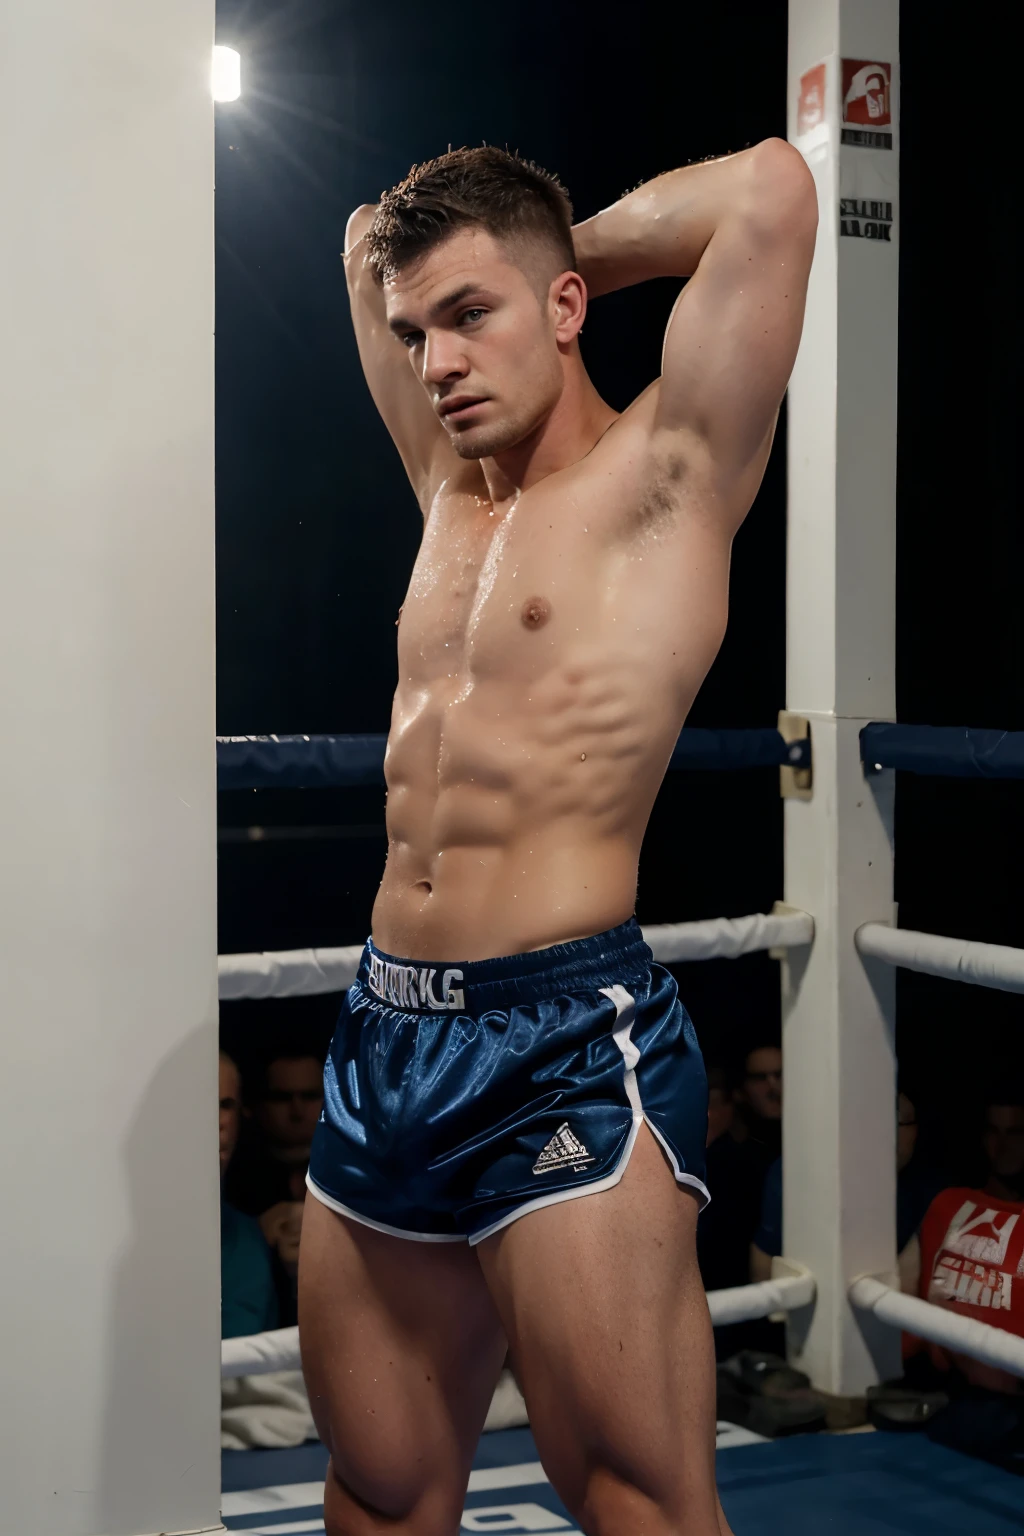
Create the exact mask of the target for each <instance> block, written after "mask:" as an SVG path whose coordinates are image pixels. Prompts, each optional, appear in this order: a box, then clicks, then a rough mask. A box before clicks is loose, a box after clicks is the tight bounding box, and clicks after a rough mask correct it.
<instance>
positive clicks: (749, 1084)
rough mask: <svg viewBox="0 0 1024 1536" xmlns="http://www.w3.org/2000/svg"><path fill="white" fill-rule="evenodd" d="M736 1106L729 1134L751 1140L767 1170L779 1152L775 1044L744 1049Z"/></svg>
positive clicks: (779, 1096) (778, 1062)
mask: <svg viewBox="0 0 1024 1536" xmlns="http://www.w3.org/2000/svg"><path fill="white" fill-rule="evenodd" d="M736 1108H737V1114H736V1117H735V1120H734V1122H733V1125H732V1127H731V1129H730V1132H729V1134H730V1135H731V1136H733V1137H734V1138H735V1139H736V1140H737V1141H749V1142H751V1143H752V1145H753V1147H754V1148H755V1149H757V1150H758V1151H759V1152H760V1154H761V1157H762V1160H763V1165H764V1168H765V1169H766V1170H767V1168H768V1166H769V1164H770V1163H773V1162H774V1161H775V1159H776V1158H777V1157H779V1156H780V1154H781V1152H782V1051H781V1050H780V1048H779V1047H778V1046H777V1045H758V1046H755V1047H754V1048H753V1049H752V1050H749V1051H748V1052H747V1054H746V1057H745V1059H744V1063H743V1076H742V1078H741V1081H740V1087H739V1092H738V1093H737V1095H736Z"/></svg>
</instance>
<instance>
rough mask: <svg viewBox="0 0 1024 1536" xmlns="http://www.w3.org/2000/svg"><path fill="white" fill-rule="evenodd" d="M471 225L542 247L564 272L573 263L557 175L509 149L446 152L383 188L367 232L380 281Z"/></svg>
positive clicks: (565, 198) (568, 213) (567, 206)
mask: <svg viewBox="0 0 1024 1536" xmlns="http://www.w3.org/2000/svg"><path fill="white" fill-rule="evenodd" d="M472 226H477V227H479V228H482V229H486V230H487V231H488V233H489V234H491V235H493V236H494V238H495V239H496V240H501V241H504V242H506V243H507V244H510V245H513V246H515V245H518V244H519V243H520V242H521V241H523V240H529V241H536V242H538V243H543V244H545V245H546V246H547V247H548V248H549V249H550V251H551V252H552V254H553V255H556V256H557V258H558V260H559V261H560V262H561V264H562V267H563V269H564V270H572V269H573V268H574V267H575V265H576V253H575V251H574V250H573V244H572V203H571V202H570V200H569V194H568V192H566V190H565V188H564V187H563V185H562V183H561V182H560V181H559V179H558V177H557V176H555V175H553V174H552V173H551V172H550V171H545V170H542V169H541V167H540V166H539V165H535V164H534V162H533V161H532V160H524V159H522V158H521V156H519V155H518V154H512V153H511V152H510V151H509V150H507V149H497V148H496V147H495V146H494V145H493V144H482V145H480V146H479V147H478V148H475V149H449V151H448V153H447V154H446V155H438V156H437V158H436V159H435V160H427V161H425V162H424V164H423V165H414V166H413V168H412V170H411V171H410V172H409V174H408V176H406V178H405V180H404V181H400V182H399V183H398V186H397V187H392V189H391V191H390V192H385V193H384V194H383V196H382V197H381V200H380V203H379V204H378V206H377V213H376V216H375V218H374V220H373V223H372V225H371V226H370V229H369V231H368V233H367V236H366V244H367V248H368V253H369V264H370V267H371V268H372V270H373V272H374V273H375V275H376V277H377V280H378V282H381V283H388V282H391V281H393V279H394V277H395V274H396V273H397V272H398V271H399V270H400V268H402V267H403V266H405V265H406V264H407V263H408V262H410V261H414V260H416V258H418V257H420V256H424V255H425V254H426V253H427V251H429V250H431V249H433V247H434V246H436V245H440V243H441V241H442V240H445V239H447V237H448V236H449V235H451V234H453V233H454V231H455V230H457V229H466V228H470V227H472Z"/></svg>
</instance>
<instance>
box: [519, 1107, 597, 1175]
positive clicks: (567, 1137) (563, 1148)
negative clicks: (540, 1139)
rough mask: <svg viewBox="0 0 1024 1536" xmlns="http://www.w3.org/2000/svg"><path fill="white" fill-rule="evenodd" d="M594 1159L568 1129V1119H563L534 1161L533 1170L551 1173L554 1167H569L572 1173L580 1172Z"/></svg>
mask: <svg viewBox="0 0 1024 1536" xmlns="http://www.w3.org/2000/svg"><path fill="white" fill-rule="evenodd" d="M594 1161H595V1159H594V1158H592V1157H591V1155H590V1153H589V1152H588V1151H587V1149H586V1147H585V1146H584V1145H583V1143H582V1141H580V1139H579V1137H578V1136H574V1135H573V1133H572V1131H570V1129H569V1122H568V1120H563V1121H562V1124H561V1125H560V1126H559V1127H558V1130H557V1131H556V1132H555V1134H554V1135H553V1136H552V1138H551V1140H550V1141H549V1142H548V1144H547V1146H546V1147H545V1148H544V1150H543V1152H542V1153H541V1155H540V1157H538V1159H537V1161H536V1162H535V1163H534V1165H533V1171H534V1173H553V1172H554V1171H555V1169H556V1168H571V1169H572V1171H573V1173H582V1172H583V1170H584V1168H585V1167H586V1166H587V1164H588V1163H592V1162H594Z"/></svg>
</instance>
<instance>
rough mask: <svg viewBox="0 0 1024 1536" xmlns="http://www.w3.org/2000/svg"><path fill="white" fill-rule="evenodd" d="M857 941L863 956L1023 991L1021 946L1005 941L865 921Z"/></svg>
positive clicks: (930, 973)
mask: <svg viewBox="0 0 1024 1536" xmlns="http://www.w3.org/2000/svg"><path fill="white" fill-rule="evenodd" d="M856 944H857V949H858V950H859V952H860V953H861V954H862V955H870V956H871V957H872V958H874V959H876V960H884V961H885V962H886V964H888V965H900V966H903V967H904V968H905V969H906V970H908V971H923V972H924V974H925V975H926V976H943V977H946V978H947V979H948V980H950V981H969V982H973V983H974V985H975V986H979V987H994V988H995V989H996V990H997V991H999V992H1024V949H1013V948H1011V946H1010V945H1008V944H979V943H977V942H976V941H975V940H973V939H948V938H945V937H943V936H942V935H941V934H937V933H915V932H914V930H913V929H911V928H890V927H888V926H887V925H886V924H885V923H865V924H864V925H863V927H861V928H858V929H857V933H856Z"/></svg>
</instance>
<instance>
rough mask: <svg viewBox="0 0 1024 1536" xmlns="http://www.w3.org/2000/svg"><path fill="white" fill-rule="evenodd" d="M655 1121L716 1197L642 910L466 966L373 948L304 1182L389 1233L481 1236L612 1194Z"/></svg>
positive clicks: (342, 1031)
mask: <svg viewBox="0 0 1024 1536" xmlns="http://www.w3.org/2000/svg"><path fill="white" fill-rule="evenodd" d="M645 1120H646V1122H647V1124H648V1125H649V1126H650V1128H651V1130H652V1131H653V1132H654V1135H655V1136H656V1137H657V1139H658V1141H659V1142H660V1143H661V1146H662V1148H663V1149H664V1152H665V1155H666V1157H667V1158H668V1161H669V1163H670V1165H671V1167H672V1169H673V1171H674V1173H675V1176H676V1178H677V1180H678V1181H679V1183H680V1184H685V1185H688V1186H689V1187H690V1188H691V1189H692V1190H693V1191H694V1192H695V1194H696V1195H697V1196H698V1198H699V1200H700V1203H701V1205H702V1206H703V1205H704V1204H706V1202H707V1200H708V1192H707V1189H706V1188H705V1184H704V1142H705V1138H706V1135H707V1081H706V1078H705V1075H704V1064H703V1061H702V1060H701V1054H700V1048H699V1047H698V1045H697V1039H696V1036H695V1034H694V1031H693V1025H692V1024H691V1022H690V1019H689V1016H688V1015H687V1013H686V1011H685V1009H684V1008H683V1006H682V1004H681V1003H680V1001H679V998H678V996H677V993H676V984H675V981H674V979H673V977H672V976H671V975H670V974H669V972H668V971H666V970H664V969H663V968H662V967H661V966H660V965H654V964H653V963H652V957H651V952H650V950H649V949H648V947H647V945H646V944H645V943H644V941H643V936H642V934H641V932H640V928H639V925H638V924H637V923H636V921H635V920H631V921H630V922H628V923H623V924H621V925H620V926H619V927H618V928H612V929H609V931H608V932H607V933H599V934H596V935H595V936H594V937H593V938H589V939H577V940H574V941H573V942H572V943H569V944H556V945H554V946H553V947H552V948H550V949H541V950H534V951H532V952H531V953H529V954H525V955H512V956H510V957H508V958H507V959H500V960H478V961H472V962H467V963H464V964H461V965H452V964H448V965H444V964H438V965H430V964H426V963H424V962H423V961H412V960H398V959H396V958H395V957H394V956H393V955H385V954H382V953H381V951H380V950H378V949H376V948H375V947H374V945H373V944H372V943H368V944H367V946H366V949H365V951H364V952H363V957H362V962H361V964H360V967H359V975H358V977H357V979H356V981H355V983H354V984H353V986H351V987H350V988H349V991H348V993H347V994H346V997H345V1001H344V1003H343V1005H342V1009H341V1017H340V1018H339V1020H338V1027H337V1029H336V1031H335V1035H334V1039H333V1041H332V1042H331V1049H330V1054H329V1055H328V1058H327V1065H326V1067H325V1069H324V1108H323V1114H322V1115H321V1117H320V1123H319V1124H318V1126H317V1128H316V1135H315V1137H314V1139H313V1149H312V1154H311V1157H310V1164H309V1176H308V1180H307V1182H308V1185H309V1189H310V1191H311V1192H312V1194H314V1195H315V1196H316V1197H317V1199H318V1200H322V1201H323V1203H324V1204H325V1205H328V1206H330V1207H331V1209H332V1210H335V1211H339V1212H341V1214H342V1215H343V1216H349V1217H351V1218H352V1219H353V1220H354V1221H359V1222H363V1223H364V1224H365V1225H366V1226H369V1227H375V1228H376V1229H377V1230H378V1231H381V1232H388V1233H391V1234H392V1235H394V1236H396V1237H408V1238H414V1239H417V1240H419V1241H420V1242H437V1243H443V1242H463V1241H465V1240H467V1239H468V1240H469V1242H470V1243H478V1242H480V1241H481V1239H483V1238H485V1237H489V1236H490V1235H491V1233H493V1232H497V1231H498V1230H499V1229H500V1228H501V1227H505V1226H507V1225H508V1224H509V1222H512V1221H515V1220H516V1218H517V1217H519V1216H525V1215H526V1213H527V1212H528V1211H535V1210H537V1209H539V1208H540V1207H541V1206H545V1205H554V1204H556V1203H557V1202H558V1201H561V1200H571V1199H573V1198H574V1197H575V1196H577V1195H590V1194H595V1193H597V1192H598V1191H599V1190H602V1189H610V1188H611V1186H612V1185H613V1184H616V1183H618V1181H619V1179H621V1177H622V1175H623V1173H624V1171H625V1168H626V1164H627V1162H628V1160H629V1154H630V1152H631V1151H632V1148H633V1144H634V1142H635V1140H636V1137H637V1133H638V1131H639V1129H640V1126H641V1125H642V1124H643V1122H644V1121H645Z"/></svg>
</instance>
